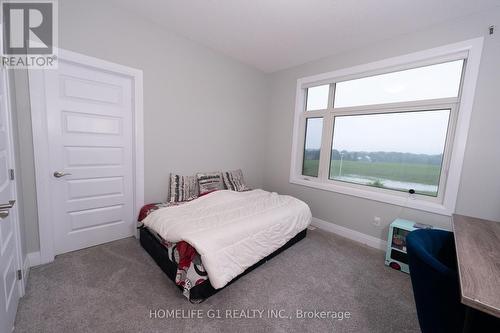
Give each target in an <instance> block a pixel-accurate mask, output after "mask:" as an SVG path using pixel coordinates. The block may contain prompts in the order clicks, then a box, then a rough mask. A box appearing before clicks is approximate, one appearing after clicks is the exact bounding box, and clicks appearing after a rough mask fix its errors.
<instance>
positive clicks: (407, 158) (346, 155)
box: [304, 149, 443, 165]
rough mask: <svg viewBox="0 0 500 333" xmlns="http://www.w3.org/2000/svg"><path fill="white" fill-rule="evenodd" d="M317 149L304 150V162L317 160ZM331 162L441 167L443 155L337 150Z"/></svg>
mask: <svg viewBox="0 0 500 333" xmlns="http://www.w3.org/2000/svg"><path fill="white" fill-rule="evenodd" d="M319 153H320V151H319V149H306V151H305V152H304V158H305V159H306V160H319ZM331 158H332V160H340V159H342V160H344V161H358V162H367V163H370V162H371V163H410V164H430V165H441V163H442V161H443V154H436V155H428V154H413V153H401V152H386V151H375V152H367V151H348V150H342V151H338V150H337V149H333V150H332V155H331Z"/></svg>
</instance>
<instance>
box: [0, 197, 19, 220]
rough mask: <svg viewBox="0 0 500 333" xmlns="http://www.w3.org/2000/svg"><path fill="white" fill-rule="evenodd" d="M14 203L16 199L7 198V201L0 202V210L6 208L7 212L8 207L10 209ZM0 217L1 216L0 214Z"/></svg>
mask: <svg viewBox="0 0 500 333" xmlns="http://www.w3.org/2000/svg"><path fill="white" fill-rule="evenodd" d="M15 203H16V200H9V203H6V204H1V205H0V210H2V211H3V210H7V212H8V209H11V208H12V206H14V204H15ZM7 215H9V214H8V213H7ZM7 215H6V216H7ZM0 217H2V216H0Z"/></svg>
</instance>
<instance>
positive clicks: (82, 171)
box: [43, 58, 136, 254]
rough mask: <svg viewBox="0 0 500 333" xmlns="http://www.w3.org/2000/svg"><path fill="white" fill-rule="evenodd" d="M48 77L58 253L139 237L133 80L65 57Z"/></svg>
mask: <svg viewBox="0 0 500 333" xmlns="http://www.w3.org/2000/svg"><path fill="white" fill-rule="evenodd" d="M43 75H44V80H45V84H44V86H45V101H46V108H45V110H46V115H47V119H46V121H47V123H46V126H47V127H46V130H47V137H48V144H49V149H48V155H49V156H48V161H49V162H48V163H49V170H50V171H49V173H50V174H48V175H47V177H49V178H50V182H49V188H50V196H51V200H50V201H51V204H52V205H51V206H52V207H51V209H52V211H51V217H52V219H53V221H52V224H53V240H54V253H55V254H60V253H64V252H69V251H74V250H78V249H81V248H85V247H89V246H94V245H97V244H101V243H105V242H109V241H113V240H116V239H120V238H124V237H128V236H131V235H133V234H134V233H135V220H136V218H135V216H134V193H133V191H134V186H133V182H134V179H133V105H134V103H133V91H132V89H133V82H132V81H133V80H132V79H131V78H130V77H129V76H125V75H121V74H118V73H113V72H110V71H108V70H104V69H101V68H99V67H98V66H97V67H96V66H95V65H92V66H89V65H88V64H85V63H78V62H74V61H66V60H64V59H62V58H59V65H58V69H57V70H47V71H44V73H43Z"/></svg>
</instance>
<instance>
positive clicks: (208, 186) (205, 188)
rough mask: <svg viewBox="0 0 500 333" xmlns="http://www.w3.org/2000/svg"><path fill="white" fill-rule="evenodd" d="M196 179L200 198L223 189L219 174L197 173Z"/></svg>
mask: <svg viewBox="0 0 500 333" xmlns="http://www.w3.org/2000/svg"><path fill="white" fill-rule="evenodd" d="M196 177H197V178H198V186H199V187H200V196H202V195H204V194H208V193H210V192H213V191H217V190H222V189H224V185H223V184H222V176H221V173H220V172H208V173H199V174H197V175H196Z"/></svg>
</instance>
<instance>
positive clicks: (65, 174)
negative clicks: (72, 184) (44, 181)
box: [54, 171, 71, 178]
mask: <svg viewBox="0 0 500 333" xmlns="http://www.w3.org/2000/svg"><path fill="white" fill-rule="evenodd" d="M64 176H71V174H70V173H66V172H63V171H55V172H54V177H56V178H61V177H64Z"/></svg>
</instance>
